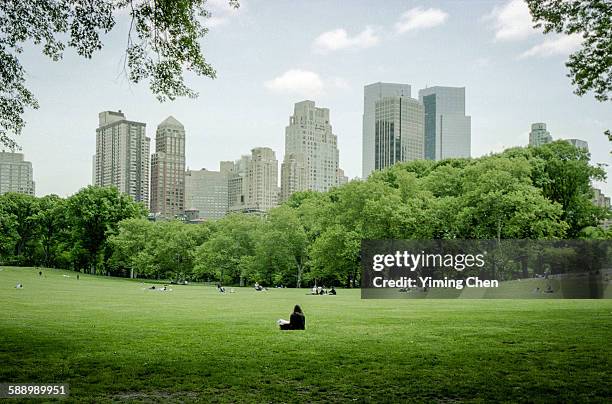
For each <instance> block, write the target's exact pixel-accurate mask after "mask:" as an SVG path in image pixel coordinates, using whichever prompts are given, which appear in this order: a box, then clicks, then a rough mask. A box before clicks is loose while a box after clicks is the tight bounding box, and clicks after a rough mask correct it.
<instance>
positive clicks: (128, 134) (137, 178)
mask: <svg viewBox="0 0 612 404" xmlns="http://www.w3.org/2000/svg"><path fill="white" fill-rule="evenodd" d="M98 118H99V124H98V128H97V129H96V154H95V164H93V166H94V168H95V177H94V179H95V181H94V185H97V186H101V187H108V186H114V187H116V188H117V189H118V190H119V191H120V192H122V193H125V194H127V195H130V196H131V197H132V198H134V200H135V201H137V202H142V203H143V204H145V206H147V207H148V206H149V147H150V142H151V139H149V138H148V137H147V136H146V134H145V127H146V125H145V124H144V123H142V122H135V121H129V120H127V119H126V118H125V115H124V114H123V113H122V112H121V111H117V112H114V111H104V112H100V114H99V115H98Z"/></svg>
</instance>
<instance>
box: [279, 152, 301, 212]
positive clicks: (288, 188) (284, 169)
mask: <svg viewBox="0 0 612 404" xmlns="http://www.w3.org/2000/svg"><path fill="white" fill-rule="evenodd" d="M307 189H308V170H307V168H306V162H305V160H304V155H303V154H302V153H289V154H285V158H284V159H283V164H281V194H280V201H281V202H284V201H286V200H287V199H289V197H290V196H291V194H293V193H294V192H298V191H305V190H307Z"/></svg>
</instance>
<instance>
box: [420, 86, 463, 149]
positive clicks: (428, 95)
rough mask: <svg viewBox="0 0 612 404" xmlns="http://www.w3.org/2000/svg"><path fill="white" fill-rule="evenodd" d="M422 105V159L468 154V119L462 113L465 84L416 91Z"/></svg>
mask: <svg viewBox="0 0 612 404" xmlns="http://www.w3.org/2000/svg"><path fill="white" fill-rule="evenodd" d="M419 101H420V102H421V103H422V104H423V106H424V108H425V158H426V159H428V160H442V159H446V158H453V157H470V156H471V142H472V118H471V117H470V116H466V115H465V87H441V86H435V87H428V88H425V89H423V90H419Z"/></svg>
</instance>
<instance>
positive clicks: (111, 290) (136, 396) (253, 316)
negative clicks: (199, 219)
mask: <svg viewBox="0 0 612 404" xmlns="http://www.w3.org/2000/svg"><path fill="white" fill-rule="evenodd" d="M43 272H44V274H45V276H44V277H42V278H41V277H39V276H38V270H37V269H36V270H35V269H31V268H21V269H17V268H6V267H4V268H0V307H1V314H0V382H40V383H43V382H55V383H69V384H70V389H71V396H70V400H73V401H79V402H82V401H89V402H93V401H95V402H104V401H112V400H115V401H123V400H134V401H144V402H151V401H158V400H164V401H175V402H183V401H187V402H191V401H220V402H278V401H282V402H313V401H358V402H360V401H369V402H375V403H378V402H388V401H393V402H397V401H413V400H414V401H442V402H453V401H476V402H480V401H484V402H488V401H495V402H497V401H509V402H513V401H532V402H533V401H535V402H583V401H594V402H598V401H600V402H604V401H608V400H610V399H612V381H611V376H610V370H611V369H612V347H611V344H610V342H611V341H612V300H464V299H449V300H427V299H426V300H415V299H405V300H361V299H360V295H359V291H358V290H342V289H340V290H339V291H338V292H339V294H338V296H309V295H307V292H306V290H295V289H285V290H279V289H274V290H270V291H268V292H255V291H254V290H253V289H250V288H248V289H247V288H236V293H233V294H229V293H228V294H226V295H221V294H219V293H217V292H216V290H215V288H214V287H205V286H200V285H187V286H172V287H173V289H174V290H173V291H171V292H158V291H150V290H145V289H144V286H143V285H142V284H141V283H140V282H137V281H129V280H122V279H113V278H103V277H93V276H87V275H81V279H80V280H77V279H76V276H75V273H73V272H65V271H59V270H47V269H45V270H43ZM18 281H19V282H21V283H23V285H24V288H23V289H21V290H18V289H15V284H16V283H17V282H18ZM296 303H297V304H300V305H302V308H303V309H304V312H305V314H306V318H307V322H306V327H307V330H306V331H305V332H299V331H293V332H282V331H279V330H278V329H277V327H276V323H275V321H276V320H277V319H278V318H288V316H289V312H290V311H291V309H292V307H293V305H294V304H296Z"/></svg>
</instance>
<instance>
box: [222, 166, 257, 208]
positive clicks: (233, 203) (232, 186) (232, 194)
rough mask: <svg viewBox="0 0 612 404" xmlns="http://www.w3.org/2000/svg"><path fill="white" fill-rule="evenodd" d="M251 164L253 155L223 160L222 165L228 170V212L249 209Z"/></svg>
mask: <svg viewBox="0 0 612 404" xmlns="http://www.w3.org/2000/svg"><path fill="white" fill-rule="evenodd" d="M250 164H251V156H250V155H243V156H241V157H240V159H239V160H236V161H234V162H232V161H222V162H221V167H223V169H224V170H227V171H228V174H227V176H228V179H227V195H228V207H227V210H228V212H244V211H246V210H247V206H248V203H247V202H248V201H247V194H248V190H247V187H248V180H249V179H248V173H249V165H250Z"/></svg>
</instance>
